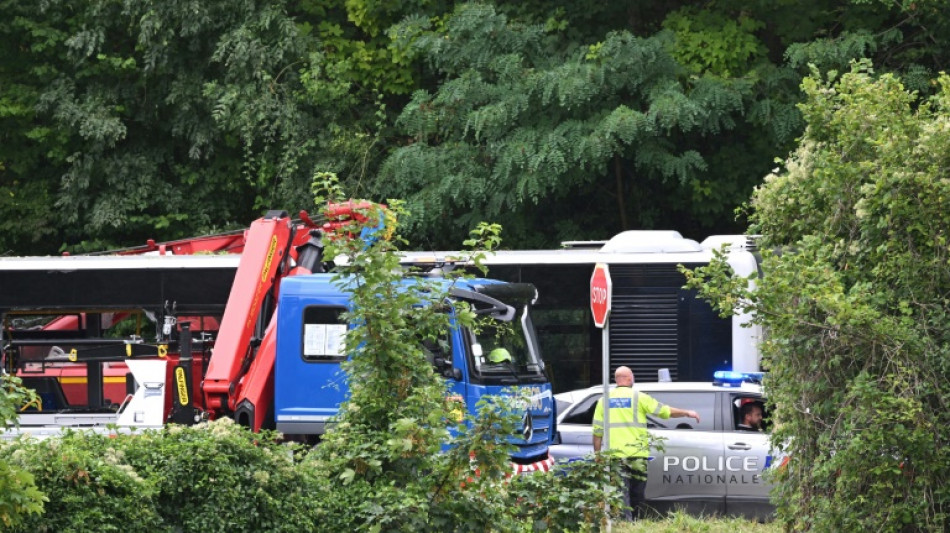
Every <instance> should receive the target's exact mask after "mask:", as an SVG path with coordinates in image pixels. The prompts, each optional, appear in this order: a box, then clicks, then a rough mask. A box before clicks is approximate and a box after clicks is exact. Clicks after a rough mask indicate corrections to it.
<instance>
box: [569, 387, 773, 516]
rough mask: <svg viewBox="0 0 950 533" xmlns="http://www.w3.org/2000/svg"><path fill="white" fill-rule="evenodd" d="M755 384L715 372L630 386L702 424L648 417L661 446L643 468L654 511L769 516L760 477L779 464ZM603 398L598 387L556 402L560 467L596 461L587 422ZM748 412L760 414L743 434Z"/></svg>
mask: <svg viewBox="0 0 950 533" xmlns="http://www.w3.org/2000/svg"><path fill="white" fill-rule="evenodd" d="M760 376H761V375H760V374H740V373H735V372H717V373H716V377H715V379H714V380H713V381H708V382H654V383H640V382H638V383H636V384H635V385H634V388H635V389H637V390H639V391H641V392H645V393H647V394H649V395H650V396H652V397H654V398H656V399H657V400H658V401H660V402H661V403H663V404H667V405H670V406H672V407H678V408H680V409H691V410H695V411H696V412H697V413H698V414H699V417H700V420H701V422H698V423H697V422H696V421H695V420H693V419H687V418H670V419H666V420H664V419H661V418H658V417H652V416H650V417H648V422H647V428H648V431H649V432H650V433H651V435H652V436H653V437H654V438H656V439H658V440H659V441H660V442H661V443H662V448H660V447H654V448H653V449H652V450H651V452H650V459H649V460H648V461H647V470H648V474H647V488H646V498H647V502H648V504H649V505H650V506H651V507H652V508H654V509H656V510H658V511H661V512H662V511H669V510H674V509H683V510H685V511H687V512H689V513H692V514H700V513H701V514H704V515H709V514H720V515H724V514H725V515H741V516H746V517H750V518H758V519H768V518H769V517H770V516H771V515H772V514H773V512H774V506H773V505H772V504H771V503H770V501H769V490H770V488H771V486H770V483H769V481H768V479H767V476H766V475H765V474H766V472H768V471H769V470H770V469H773V468H776V467H778V466H780V465H781V464H782V463H783V457H782V456H776V455H775V454H774V452H773V450H772V447H771V444H770V442H769V429H770V420H769V413H768V410H767V407H766V406H765V402H764V394H763V390H762V385H761V384H760V382H761V378H760ZM754 381H759V383H755V382H754ZM602 394H603V386H602V385H596V386H593V387H589V388H586V389H579V390H575V391H570V392H564V393H559V394H556V395H555V400H556V402H557V408H558V413H559V416H558V430H559V433H560V437H561V444H559V445H555V446H552V447H551V449H550V451H551V455H552V457H555V458H557V459H559V460H562V461H563V460H572V459H578V458H582V457H585V456H588V455H590V454H591V453H593V444H592V433H591V421H592V420H593V416H594V408H595V407H596V406H597V402H598V401H599V400H600V398H601V396H602ZM753 406H755V407H757V408H758V409H761V413H762V414H763V417H762V424H761V426H760V427H759V428H758V429H757V430H748V429H742V428H741V427H740V423H741V422H742V419H741V418H740V416H741V414H742V413H744V412H746V411H747V410H751V409H752V408H753Z"/></svg>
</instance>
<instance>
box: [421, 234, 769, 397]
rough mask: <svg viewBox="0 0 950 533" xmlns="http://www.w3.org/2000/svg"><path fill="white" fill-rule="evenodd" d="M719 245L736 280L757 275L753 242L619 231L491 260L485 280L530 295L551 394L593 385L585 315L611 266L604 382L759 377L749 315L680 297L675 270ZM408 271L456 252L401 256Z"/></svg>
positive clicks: (707, 256)
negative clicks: (519, 285) (597, 276)
mask: <svg viewBox="0 0 950 533" xmlns="http://www.w3.org/2000/svg"><path fill="white" fill-rule="evenodd" d="M724 244H725V245H727V250H728V255H727V258H728V259H727V260H728V263H729V265H730V266H731V267H732V269H733V272H734V273H735V274H736V275H740V276H747V275H749V274H752V273H756V272H757V271H758V264H759V262H758V260H757V257H756V255H755V253H754V252H755V247H754V243H753V242H752V241H751V240H750V239H748V238H747V237H746V236H743V235H717V236H712V237H709V238H707V239H706V240H704V241H703V242H702V243H699V242H697V241H695V240H691V239H685V238H683V236H682V235H680V233H679V232H676V231H626V232H623V233H620V234H618V235H617V236H615V237H613V238H612V239H610V240H609V241H574V242H565V243H563V247H562V248H561V249H556V250H512V251H498V252H494V253H492V254H489V256H488V257H487V259H486V261H485V263H486V264H487V265H488V267H489V271H488V274H487V275H488V277H492V278H495V279H501V280H505V281H518V282H527V283H532V284H534V285H535V286H536V287H537V288H538V293H539V297H538V302H537V304H536V305H535V307H534V310H533V315H532V317H533V321H534V323H535V326H536V327H537V330H538V335H539V336H540V341H541V345H542V350H543V352H542V353H543V355H544V359H545V361H546V362H547V364H548V367H549V370H550V372H551V378H552V381H553V383H554V390H555V392H561V391H567V390H573V389H579V388H583V387H588V386H591V385H597V384H600V383H601V376H602V373H601V366H602V362H601V361H602V351H601V350H602V334H601V330H599V329H597V328H596V327H594V322H593V318H592V316H591V311H590V278H591V274H592V273H593V269H594V265H595V264H597V263H606V264H607V265H609V269H610V277H611V280H612V284H613V295H612V310H611V313H610V317H609V319H608V324H609V327H610V369H609V371H610V375H611V376H612V375H613V371H614V370H615V369H616V368H617V367H618V366H621V365H626V366H629V367H630V368H632V369H633V370H634V373H635V375H636V379H637V380H638V381H643V382H650V381H657V380H658V371H659V370H660V369H668V370H669V373H670V377H671V378H672V380H674V381H707V380H709V379H711V376H712V375H713V372H714V371H716V370H735V371H741V372H753V371H759V370H760V368H759V351H758V348H757V345H758V341H759V339H760V336H761V332H760V329H759V327H758V326H753V327H744V326H743V324H747V323H749V322H750V317H749V316H747V315H742V314H740V315H737V316H733V317H731V318H720V317H719V315H718V313H716V312H715V311H714V310H713V309H712V307H711V306H710V305H709V304H708V303H707V302H706V301H705V300H702V299H699V298H698V297H697V296H696V294H695V291H690V290H686V289H684V288H683V285H684V284H685V283H686V279H685V277H684V276H683V275H682V274H681V273H680V272H679V271H678V269H677V267H678V266H679V265H683V266H685V267H687V268H695V267H698V266H703V265H706V264H708V263H709V261H710V260H711V259H712V258H713V250H714V249H718V248H719V247H720V246H722V245H724ZM405 255H406V261H407V262H416V261H419V262H428V261H431V260H433V259H436V260H438V259H439V258H451V257H458V256H460V255H462V254H461V253H460V252H409V253H406V254H405Z"/></svg>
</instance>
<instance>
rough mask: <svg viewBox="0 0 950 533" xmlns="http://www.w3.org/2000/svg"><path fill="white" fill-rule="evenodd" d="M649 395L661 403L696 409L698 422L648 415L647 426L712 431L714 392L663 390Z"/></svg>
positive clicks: (714, 408)
mask: <svg viewBox="0 0 950 533" xmlns="http://www.w3.org/2000/svg"><path fill="white" fill-rule="evenodd" d="M648 394H649V395H650V396H652V397H653V398H655V399H656V400H657V401H659V402H660V403H662V404H666V405H669V406H670V407H677V408H679V409H685V410H691V411H696V413H697V414H699V420H700V421H699V422H698V423H697V422H696V421H695V420H693V419H692V418H670V419H667V420H664V419H662V418H660V417H654V416H650V417H648V419H649V424H648V425H649V427H651V428H655V429H674V430H676V429H679V430H690V429H692V430H699V431H713V430H714V429H715V427H716V426H715V421H716V420H715V419H716V416H715V415H716V393H715V392H699V391H697V392H692V391H675V392H673V391H665V392H650V393H648Z"/></svg>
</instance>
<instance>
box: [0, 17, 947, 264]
mask: <svg viewBox="0 0 950 533" xmlns="http://www.w3.org/2000/svg"><path fill="white" fill-rule="evenodd" d="M945 7H947V6H946V1H943V0H929V1H924V2H903V3H894V2H883V1H868V0H860V1H859V0H855V1H853V2H846V3H840V2H831V1H830V0H806V1H805V2H799V1H795V2H792V1H790V0H780V1H774V0H769V1H765V0H756V1H752V2H749V1H742V2H739V1H737V0H727V1H725V2H715V3H693V2H672V3H670V2H639V3H637V4H635V5H628V4H622V3H621V4H617V3H606V4H605V3H603V2H567V1H560V0H558V1H554V2H538V1H528V2H504V1H498V2H444V1H435V0H418V1H413V2H402V3H399V4H398V5H397V4H392V3H386V2H378V1H374V0H347V1H345V2H344V1H340V0H268V1H250V0H218V1H215V2H210V3H209V2H204V3H202V2H195V1H192V0H174V1H172V2H162V3H155V2H150V1H147V0H121V1H118V2H106V1H103V0H81V1H77V2H64V1H62V0H44V1H43V2H39V3H36V4H30V3H24V2H19V1H16V0H0V10H2V12H3V13H4V14H5V15H6V16H5V17H4V18H3V20H2V21H0V36H2V37H3V39H2V44H0V47H2V52H3V53H2V54H0V213H2V217H0V229H2V231H0V253H4V254H27V253H51V252H56V251H60V250H63V251H70V252H81V251H88V250H98V249H104V248H109V247H117V246H123V245H134V244H140V243H141V242H142V241H143V239H145V238H149V237H150V238H156V239H158V240H167V239H172V238H178V237H182V236H187V235H196V234H201V233H205V232H210V231H214V230H220V229H228V228H231V227H241V226H246V225H247V224H248V223H249V222H250V220H252V219H253V218H255V217H256V216H259V215H260V214H261V213H262V212H263V211H265V210H266V209H275V208H280V209H287V210H290V211H296V210H298V209H300V208H302V207H306V206H308V205H309V199H310V191H309V184H310V179H311V177H312V176H313V175H314V174H315V173H317V172H324V171H330V172H335V173H337V174H338V175H339V176H340V178H341V179H342V180H343V182H344V183H345V184H346V186H347V188H348V190H352V191H354V193H356V194H359V195H361V196H365V197H372V198H374V199H377V200H380V201H384V200H385V199H386V197H388V196H396V195H400V196H405V197H406V198H407V200H408V202H409V204H410V206H411V208H412V212H413V213H414V218H413V219H412V220H410V221H407V223H408V224H409V226H408V228H409V230H410V231H409V232H408V233H407V234H408V235H409V237H410V239H411V243H412V244H413V245H414V246H448V245H450V244H451V243H455V242H459V241H460V240H461V239H463V238H464V237H465V233H466V231H467V228H469V227H471V221H473V220H483V219H486V218H495V217H496V216H497V218H498V219H499V221H501V222H503V223H504V224H505V227H506V236H507V240H506V242H507V244H508V245H509V246H513V247H519V246H528V245H543V246H549V245H554V244H555V243H556V242H557V241H558V240H561V239H565V238H604V237H609V236H610V235H611V234H613V233H615V232H617V231H619V230H622V229H631V228H644V229H649V228H673V229H678V230H680V231H681V232H683V233H685V234H687V235H688V236H694V237H703V236H705V234H708V233H712V232H729V231H738V230H739V229H741V228H742V227H743V226H744V224H745V221H744V220H742V219H739V220H737V219H736V217H735V212H734V210H735V208H736V206H738V205H740V204H741V203H742V202H743V201H745V200H746V199H747V198H748V196H749V194H750V193H751V191H752V189H753V187H754V186H755V185H756V184H758V183H760V182H761V179H762V176H764V175H765V174H767V173H768V171H769V169H770V168H771V166H772V164H773V163H772V162H773V160H774V158H775V157H776V156H781V155H782V154H786V153H788V151H789V150H791V149H792V148H793V147H794V141H795V138H796V137H797V136H799V135H800V134H801V132H802V131H803V124H804V122H803V121H802V117H801V115H800V113H799V111H798V110H797V109H796V107H795V104H797V103H798V102H799V101H801V98H802V94H801V91H800V89H799V85H800V81H801V79H802V77H803V76H804V75H807V74H808V65H809V64H811V65H814V66H815V67H816V68H818V69H819V70H820V71H822V72H825V71H828V70H832V69H838V70H841V69H843V68H846V66H847V64H848V62H849V61H850V60H852V59H855V58H869V59H871V60H872V61H873V63H874V64H875V68H877V69H878V71H880V72H885V71H886V72H891V71H893V72H895V73H899V74H900V75H901V76H902V80H904V83H905V84H906V85H907V87H908V88H911V89H914V90H918V91H921V92H922V93H927V94H929V93H930V92H931V91H932V90H933V85H932V84H931V79H933V78H934V77H935V76H936V73H937V72H939V71H940V70H941V69H942V68H944V67H945V65H944V64H943V61H944V58H945V57H947V44H948V42H947V37H946V35H947V34H948V33H947V32H946V31H944V30H945V29H946V26H947V17H946V15H945V14H946V13H947V12H950V11H948V10H946V9H945Z"/></svg>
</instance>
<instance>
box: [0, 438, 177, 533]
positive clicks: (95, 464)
mask: <svg viewBox="0 0 950 533" xmlns="http://www.w3.org/2000/svg"><path fill="white" fill-rule="evenodd" d="M114 444H115V443H114V442H110V439H109V438H108V437H107V436H103V435H94V434H87V433H83V432H67V433H65V434H64V435H63V436H62V437H61V438H56V439H47V440H43V441H35V440H31V439H28V438H23V439H20V440H18V441H16V442H15V443H13V444H11V445H10V446H9V447H8V448H7V451H8V452H10V455H9V460H10V462H11V463H12V464H13V465H15V466H17V467H19V468H22V469H24V470H27V471H29V472H30V473H31V474H32V475H33V476H34V478H35V479H36V485H37V487H38V488H39V490H41V491H42V492H43V493H44V494H45V495H46V496H47V498H48V502H47V503H46V507H45V512H44V513H43V514H32V515H29V516H27V517H25V518H24V519H23V520H22V522H21V523H19V524H18V525H16V526H14V527H13V528H12V529H13V531H23V532H44V531H50V532H56V533H68V532H73V531H75V532H85V531H99V532H109V531H115V532H129V533H133V532H136V531H142V532H146V531H163V530H168V528H167V527H163V521H162V518H161V516H160V515H159V513H158V509H157V508H156V506H155V503H154V499H153V498H154V496H155V494H156V489H155V485H154V482H153V481H151V480H149V479H145V478H143V477H142V476H140V475H139V474H138V473H137V472H136V471H135V469H134V468H133V467H132V466H131V465H129V464H128V463H127V462H126V461H125V459H124V457H123V452H122V451H121V450H120V449H119V448H117V447H115V446H114Z"/></svg>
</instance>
